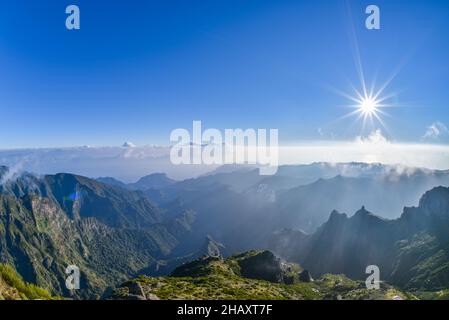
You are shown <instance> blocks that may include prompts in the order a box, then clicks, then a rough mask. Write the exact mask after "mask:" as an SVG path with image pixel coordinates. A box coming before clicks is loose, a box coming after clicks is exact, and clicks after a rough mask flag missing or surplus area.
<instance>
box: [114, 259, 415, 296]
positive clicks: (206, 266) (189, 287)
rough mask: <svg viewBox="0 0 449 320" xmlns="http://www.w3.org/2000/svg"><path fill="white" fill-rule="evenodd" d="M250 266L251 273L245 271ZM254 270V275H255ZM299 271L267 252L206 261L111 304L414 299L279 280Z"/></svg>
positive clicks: (124, 289)
mask: <svg viewBox="0 0 449 320" xmlns="http://www.w3.org/2000/svg"><path fill="white" fill-rule="evenodd" d="M249 266H250V268H251V270H248V267H249ZM255 270H258V271H257V272H254V271H255ZM300 271H301V268H300V267H299V266H297V265H294V264H287V263H283V262H281V261H280V260H279V259H277V258H276V257H275V256H274V255H273V254H272V253H271V252H269V251H250V252H247V253H243V254H240V255H236V256H232V257H229V258H228V259H226V260H223V259H221V258H219V257H210V256H205V257H202V258H200V259H197V260H195V261H192V262H189V263H186V264H184V265H183V266H181V267H179V268H177V269H176V270H175V271H174V272H173V273H172V274H171V275H170V276H169V277H162V278H161V277H159V278H151V277H145V276H140V277H138V278H135V279H133V280H130V281H127V282H125V283H124V284H123V285H121V286H120V287H119V288H117V289H115V290H114V292H113V294H112V296H111V298H112V299H139V300H144V299H149V300H154V299H227V300H230V299H262V300H267V299H293V300H311V299H414V296H412V295H409V294H407V293H405V292H402V291H400V290H397V289H395V288H394V287H392V286H390V285H388V284H385V283H383V284H382V287H381V289H380V290H367V289H366V287H365V283H364V282H363V283H362V282H357V281H353V280H350V279H348V278H346V277H345V276H343V275H329V274H328V275H323V276H322V277H321V278H319V279H318V280H316V281H312V282H301V281H300V280H298V277H297V276H296V278H295V279H294V280H292V282H289V284H286V282H285V281H284V279H286V278H287V276H289V275H290V274H292V275H297V274H298V273H299V272H300Z"/></svg>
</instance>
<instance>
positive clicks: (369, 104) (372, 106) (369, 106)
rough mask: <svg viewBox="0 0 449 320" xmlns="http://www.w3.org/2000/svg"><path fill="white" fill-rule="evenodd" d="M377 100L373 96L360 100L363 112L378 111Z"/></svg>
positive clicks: (370, 113) (371, 112)
mask: <svg viewBox="0 0 449 320" xmlns="http://www.w3.org/2000/svg"><path fill="white" fill-rule="evenodd" d="M377 107H378V104H377V101H376V100H374V99H372V98H364V99H362V101H361V102H360V105H359V108H360V111H361V112H362V113H363V114H366V115H372V114H374V113H376V112H377Z"/></svg>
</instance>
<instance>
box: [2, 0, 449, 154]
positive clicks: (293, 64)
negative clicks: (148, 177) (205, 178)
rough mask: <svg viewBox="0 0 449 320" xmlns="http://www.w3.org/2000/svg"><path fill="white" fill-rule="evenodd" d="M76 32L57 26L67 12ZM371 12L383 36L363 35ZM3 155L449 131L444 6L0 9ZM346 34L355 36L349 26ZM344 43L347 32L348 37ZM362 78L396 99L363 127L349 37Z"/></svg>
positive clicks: (404, 137) (409, 136)
mask: <svg viewBox="0 0 449 320" xmlns="http://www.w3.org/2000/svg"><path fill="white" fill-rule="evenodd" d="M69 4H76V5H78V6H79V7H80V10H81V30H79V31H68V30H67V29H66V28H65V18H66V14H65V8H66V6H67V5H69ZM368 4H376V5H378V6H379V7H380V9H381V30H371V31H369V30H367V29H366V28H365V27H364V21H365V18H366V14H365V13H364V11H365V7H366V6H367V5H368ZM0 5H1V7H2V9H1V10H0V115H1V118H0V119H1V122H0V148H11V147H44V146H74V145H120V144H121V143H123V142H124V141H133V142H134V143H135V144H152V143H157V144H168V143H169V134H170V132H171V130H173V129H175V128H180V127H181V128H191V125H192V121H193V120H201V121H202V122H203V125H204V126H205V127H214V128H218V129H224V128H238V127H240V128H278V129H279V137H280V139H281V142H292V141H299V140H308V141H310V140H312V141H313V140H323V139H337V140H351V139H354V138H355V137H356V136H357V135H359V134H368V133H369V131H371V130H374V129H377V128H381V129H382V131H383V132H384V135H386V136H387V137H388V138H389V139H392V140H395V141H405V142H417V141H420V139H421V137H422V136H423V135H424V133H425V131H426V128H427V127H428V126H429V125H431V124H432V123H435V122H437V121H438V122H440V123H441V124H445V125H446V126H449V110H448V108H449V105H448V101H449V90H448V83H449V59H448V58H449V41H447V37H448V31H449V1H446V0H440V1H436V0H434V1H424V0H422V1H416V0H409V1H395V0H388V1H380V0H375V1H357V0H352V1H351V0H349V1H343V0H321V1H298V0H297V1H280V0H276V1H260V0H255V1H244V0H240V1H233V0H214V1H212V0H210V1H209V0H208V1H204V0H201V1H200V0H198V1H187V0H184V1H167V0H161V1H138V0H136V1H123V0H121V1H100V0H95V1H94V0H71V1H60V0H58V1H51V0H40V1H23V0H16V1H3V0H0ZM352 30H353V31H352ZM353 33H354V34H355V37H352V36H351V34H353ZM354 39H357V44H358V47H359V51H360V57H361V61H362V64H363V69H364V73H365V77H366V79H367V81H368V83H369V82H370V81H371V80H372V79H373V78H374V75H375V74H377V79H378V81H377V83H378V84H380V83H382V82H383V81H385V80H386V79H388V77H389V75H390V74H391V73H392V72H393V71H394V70H396V69H397V67H398V66H401V68H400V70H399V72H398V74H397V76H396V77H395V78H394V80H393V81H392V82H391V84H390V85H389V86H388V88H387V89H386V91H385V92H386V93H398V94H397V96H395V97H394V99H393V101H392V102H393V103H395V104H398V105H401V107H398V108H391V109H388V111H387V112H388V113H389V115H390V116H389V117H384V121H385V123H386V125H387V127H388V132H387V131H386V130H384V128H382V127H381V126H380V124H378V123H374V125H373V126H372V127H369V128H365V131H362V130H361V121H358V122H355V117H352V118H347V119H344V120H340V121H336V119H338V118H339V117H341V116H343V115H345V114H347V113H348V112H349V111H351V110H350V109H348V108H345V107H342V105H345V104H350V103H351V101H348V99H346V98H344V97H342V96H340V95H338V94H336V93H335V92H334V91H332V90H330V89H329V87H334V88H337V89H339V90H342V91H345V92H351V87H350V85H349V83H350V82H352V83H353V84H354V85H356V86H357V87H359V81H358V76H357V69H356V67H355V62H354V61H355V60H354V52H355V50H354V48H355V46H354V45H355V41H354Z"/></svg>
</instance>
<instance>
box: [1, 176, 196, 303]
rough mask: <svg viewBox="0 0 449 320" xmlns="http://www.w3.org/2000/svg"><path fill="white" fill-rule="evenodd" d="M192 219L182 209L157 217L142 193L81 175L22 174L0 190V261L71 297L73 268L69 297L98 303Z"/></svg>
mask: <svg viewBox="0 0 449 320" xmlns="http://www.w3.org/2000/svg"><path fill="white" fill-rule="evenodd" d="M194 219H195V215H194V213H193V212H189V211H183V212H179V213H177V214H176V215H174V216H173V217H170V218H168V219H165V218H164V212H163V211H162V210H160V209H158V208H157V207H155V206H154V205H153V204H152V203H151V202H150V201H149V200H148V198H147V197H145V196H144V195H143V194H142V193H140V192H134V191H129V190H124V189H121V188H116V187H112V186H107V185H104V184H102V183H99V182H97V181H94V180H91V179H88V178H85V177H80V176H75V175H68V174H58V175H54V176H45V177H43V178H36V177H30V176H28V175H26V176H24V177H19V178H17V179H16V180H13V181H9V182H8V183H6V184H4V185H2V186H1V187H0V262H4V263H8V264H11V265H13V266H15V268H16V269H17V271H18V272H19V273H20V274H21V275H22V276H23V277H24V279H25V280H26V281H28V282H32V283H37V284H39V285H41V286H43V287H45V288H47V289H49V290H51V291H52V292H53V293H57V294H64V295H70V294H72V292H69V291H68V290H67V289H66V288H65V278H66V276H67V275H66V274H65V269H66V267H67V266H69V265H73V264H74V265H76V266H78V267H79V268H80V271H81V289H80V290H77V291H76V292H74V295H75V297H84V298H95V297H97V298H98V297H100V296H101V294H102V293H103V291H104V290H105V289H107V288H108V287H110V286H113V285H114V284H115V283H119V282H121V281H124V280H125V279H127V278H129V277H131V276H133V275H135V274H139V273H141V270H143V269H146V270H149V272H150V271H151V266H154V265H156V264H157V261H158V260H160V259H166V258H167V257H168V256H169V255H170V253H171V251H172V250H173V249H174V248H176V247H177V246H178V245H179V243H180V241H182V238H183V236H184V235H185V234H187V233H189V232H190V225H191V223H192V222H193V221H194ZM149 268H150V269H149Z"/></svg>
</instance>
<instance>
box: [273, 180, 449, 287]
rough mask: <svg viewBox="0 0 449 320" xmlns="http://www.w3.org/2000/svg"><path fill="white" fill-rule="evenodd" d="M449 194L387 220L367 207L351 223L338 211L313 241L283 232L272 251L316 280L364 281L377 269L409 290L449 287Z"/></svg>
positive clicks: (429, 196) (443, 191) (437, 193)
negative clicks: (369, 268)
mask: <svg viewBox="0 0 449 320" xmlns="http://www.w3.org/2000/svg"><path fill="white" fill-rule="evenodd" d="M448 234H449V188H445V187H437V188H434V189H432V190H430V191H428V192H426V193H425V194H424V195H423V196H422V198H421V200H420V201H419V205H418V206H417V207H410V208H405V209H404V212H403V214H402V215H401V217H400V218H398V219H396V220H386V219H382V218H380V217H378V216H375V215H373V214H371V213H370V212H368V211H367V210H366V209H365V208H364V207H362V209H360V210H359V211H357V212H356V213H355V214H354V215H353V216H352V217H348V216H347V215H346V214H341V213H338V212H337V211H333V212H332V213H331V215H330V218H329V220H328V221H327V222H326V223H325V224H323V225H322V226H321V227H320V228H319V229H318V230H317V231H316V232H315V233H313V234H311V235H305V234H301V233H300V234H298V232H294V231H282V232H278V233H276V234H274V235H272V237H271V239H270V241H269V242H270V244H269V247H271V248H273V250H275V252H277V253H278V254H280V255H281V256H283V257H286V258H288V259H290V260H291V261H295V262H299V263H301V264H302V265H304V266H305V267H306V268H308V269H310V270H312V272H314V273H316V274H323V273H328V272H330V273H344V274H346V275H348V276H349V277H352V278H356V279H363V278H365V277H366V274H365V268H366V267H367V266H368V265H377V266H379V268H380V271H381V277H382V279H383V280H386V281H390V282H391V283H393V284H397V285H400V286H402V287H405V288H408V289H415V290H416V289H429V290H437V289H444V288H447V287H448V286H449V237H448Z"/></svg>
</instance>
